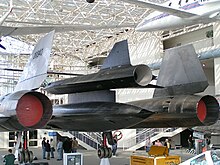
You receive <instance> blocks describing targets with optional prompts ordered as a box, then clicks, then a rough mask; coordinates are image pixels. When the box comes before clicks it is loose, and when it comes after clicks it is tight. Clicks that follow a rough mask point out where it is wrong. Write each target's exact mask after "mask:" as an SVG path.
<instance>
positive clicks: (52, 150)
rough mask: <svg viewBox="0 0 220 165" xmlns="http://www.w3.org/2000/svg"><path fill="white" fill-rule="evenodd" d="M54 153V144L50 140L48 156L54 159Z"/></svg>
mask: <svg viewBox="0 0 220 165" xmlns="http://www.w3.org/2000/svg"><path fill="white" fill-rule="evenodd" d="M54 151H55V143H54V140H53V139H50V154H51V158H54Z"/></svg>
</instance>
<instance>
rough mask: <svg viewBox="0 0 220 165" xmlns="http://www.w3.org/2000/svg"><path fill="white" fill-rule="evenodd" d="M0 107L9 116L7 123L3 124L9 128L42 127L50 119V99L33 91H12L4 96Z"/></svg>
mask: <svg viewBox="0 0 220 165" xmlns="http://www.w3.org/2000/svg"><path fill="white" fill-rule="evenodd" d="M1 108H2V109H4V114H5V115H6V116H11V117H10V118H11V119H9V121H8V122H9V124H7V123H5V124H3V125H4V126H5V127H7V128H8V129H9V130H10V129H13V128H15V129H22V127H24V129H25V128H28V129H39V128H42V127H44V126H45V125H46V124H47V122H48V121H49V120H50V118H51V116H52V112H53V110H52V104H51V101H50V99H49V98H48V97H47V96H45V95H44V94H42V93H40V92H35V91H19V92H16V93H12V94H10V95H8V96H6V98H5V99H4V101H3V102H2V104H1ZM13 116H14V117H13ZM19 124H20V126H19ZM10 127H12V128H10Z"/></svg>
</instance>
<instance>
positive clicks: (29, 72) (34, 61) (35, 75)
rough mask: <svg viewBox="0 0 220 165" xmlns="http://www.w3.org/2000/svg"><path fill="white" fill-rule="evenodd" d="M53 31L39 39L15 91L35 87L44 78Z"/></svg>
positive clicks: (38, 85)
mask: <svg viewBox="0 0 220 165" xmlns="http://www.w3.org/2000/svg"><path fill="white" fill-rule="evenodd" d="M54 33H55V31H51V32H50V33H48V34H47V35H45V36H44V37H43V38H41V39H40V40H39V42H38V43H37V45H36V46H35V48H34V50H33V52H32V54H31V55H30V57H29V60H28V63H27V64H26V66H25V68H24V71H23V72H22V74H21V77H20V79H19V81H18V84H17V85H16V87H15V91H20V90H32V89H37V88H39V87H40V85H41V84H42V82H43V81H44V80H45V78H46V77H47V69H48V63H49V57H50V53H51V49H52V41H53V36H54Z"/></svg>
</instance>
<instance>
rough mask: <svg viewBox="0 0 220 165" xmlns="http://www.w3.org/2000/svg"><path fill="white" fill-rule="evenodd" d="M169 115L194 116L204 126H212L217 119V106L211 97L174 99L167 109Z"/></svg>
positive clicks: (216, 102) (190, 96)
mask: <svg viewBox="0 0 220 165" xmlns="http://www.w3.org/2000/svg"><path fill="white" fill-rule="evenodd" d="M168 112H169V113H180V114H190V113H192V114H196V117H197V119H198V120H199V121H200V122H202V123H203V124H204V125H211V124H214V123H215V122H216V121H217V120H218V118H219V104H218V101H217V100H216V99H215V98H214V97H213V96H209V95H206V96H193V95H189V96H182V97H174V98H173V99H172V100H171V101H170V104H169V107H168Z"/></svg>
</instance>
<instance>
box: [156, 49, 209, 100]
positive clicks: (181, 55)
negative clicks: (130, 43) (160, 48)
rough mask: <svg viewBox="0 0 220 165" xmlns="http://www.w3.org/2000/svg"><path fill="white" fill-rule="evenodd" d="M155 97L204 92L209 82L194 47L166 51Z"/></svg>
mask: <svg viewBox="0 0 220 165" xmlns="http://www.w3.org/2000/svg"><path fill="white" fill-rule="evenodd" d="M157 85H158V86H162V87H164V88H162V89H155V92H154V97H160V96H172V95H181V94H182V95H185V94H194V93H199V92H203V91H204V90H205V89H206V87H207V86H208V81H207V78H206V76H205V73H204V71H203V68H202V66H201V63H200V61H199V59H198V57H197V54H196V52H195V49H194V47H193V46H192V45H186V46H181V47H177V48H172V49H169V50H167V51H165V55H164V58H163V60H162V65H161V67H160V72H159V75H158V79H157Z"/></svg>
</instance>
